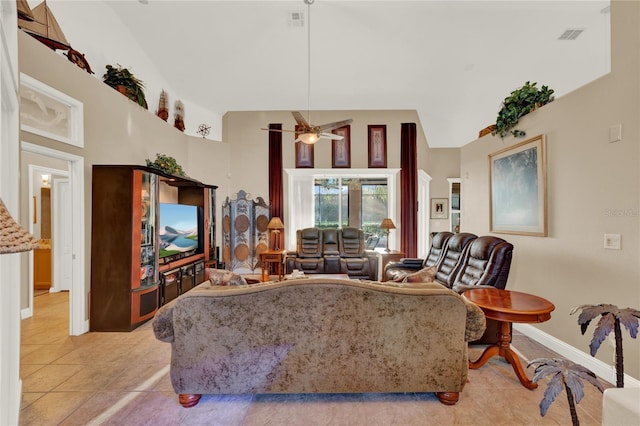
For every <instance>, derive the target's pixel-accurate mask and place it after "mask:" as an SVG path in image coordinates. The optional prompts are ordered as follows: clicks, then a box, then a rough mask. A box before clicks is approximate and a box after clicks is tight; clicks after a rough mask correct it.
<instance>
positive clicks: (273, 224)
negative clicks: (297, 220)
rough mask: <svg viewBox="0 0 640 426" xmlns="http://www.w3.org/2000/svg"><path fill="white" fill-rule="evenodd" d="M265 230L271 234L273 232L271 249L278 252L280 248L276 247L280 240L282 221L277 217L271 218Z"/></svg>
mask: <svg viewBox="0 0 640 426" xmlns="http://www.w3.org/2000/svg"><path fill="white" fill-rule="evenodd" d="M267 228H269V229H270V230H271V232H273V234H274V237H273V249H274V250H280V247H279V245H278V240H279V239H280V230H281V229H284V225H283V224H282V220H280V218H279V217H278V216H275V217H272V218H271V220H270V221H269V224H268V225H267Z"/></svg>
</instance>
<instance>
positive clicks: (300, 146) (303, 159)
mask: <svg viewBox="0 0 640 426" xmlns="http://www.w3.org/2000/svg"><path fill="white" fill-rule="evenodd" d="M313 163H314V162H313V145H311V144H306V143H304V142H296V168H298V169H304V168H311V169H312V168H313Z"/></svg>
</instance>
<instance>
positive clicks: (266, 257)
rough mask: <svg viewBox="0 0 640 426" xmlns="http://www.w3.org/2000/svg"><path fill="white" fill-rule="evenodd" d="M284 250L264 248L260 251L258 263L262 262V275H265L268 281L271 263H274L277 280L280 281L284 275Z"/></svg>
mask: <svg viewBox="0 0 640 426" xmlns="http://www.w3.org/2000/svg"><path fill="white" fill-rule="evenodd" d="M284 254H285V250H266V251H263V252H261V253H260V263H261V264H262V277H266V280H265V279H263V281H269V274H270V273H271V264H275V265H276V272H277V273H278V280H279V281H282V277H283V276H284V272H283V264H284Z"/></svg>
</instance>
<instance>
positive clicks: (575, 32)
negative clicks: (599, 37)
mask: <svg viewBox="0 0 640 426" xmlns="http://www.w3.org/2000/svg"><path fill="white" fill-rule="evenodd" d="M583 31H584V28H568V29H566V30H565V31H564V32H563V33H562V35H561V36H560V37H558V40H575V39H577V38H578V36H579V35H580V34H582V32H583Z"/></svg>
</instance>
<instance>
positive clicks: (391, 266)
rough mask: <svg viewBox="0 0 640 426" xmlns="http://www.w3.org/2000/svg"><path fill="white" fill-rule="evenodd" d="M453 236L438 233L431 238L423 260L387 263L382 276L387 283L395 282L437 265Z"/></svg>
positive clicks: (406, 259) (411, 259) (409, 259)
mask: <svg viewBox="0 0 640 426" xmlns="http://www.w3.org/2000/svg"><path fill="white" fill-rule="evenodd" d="M452 236H453V233H452V232H446V231H444V232H438V233H437V234H436V235H434V236H433V238H431V247H430V248H429V254H428V255H427V257H425V258H424V260H423V259H421V258H417V257H405V258H404V259H402V260H400V261H399V262H389V263H387V265H386V266H385V267H384V271H383V274H382V276H383V277H384V278H385V279H386V280H387V281H395V280H396V279H399V278H400V277H404V276H406V275H407V274H410V273H412V272H416V271H419V270H420V269H422V268H428V267H430V266H433V265H435V264H437V263H438V261H439V260H440V258H441V257H442V255H443V254H444V248H445V246H446V244H447V242H448V241H449V238H451V237H452Z"/></svg>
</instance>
